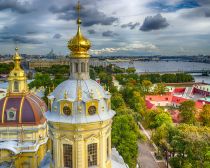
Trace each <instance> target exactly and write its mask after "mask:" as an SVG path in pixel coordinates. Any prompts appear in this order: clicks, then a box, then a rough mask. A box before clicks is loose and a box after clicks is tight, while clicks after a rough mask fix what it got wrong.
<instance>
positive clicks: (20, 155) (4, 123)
mask: <svg viewBox="0 0 210 168" xmlns="http://www.w3.org/2000/svg"><path fill="white" fill-rule="evenodd" d="M13 61H14V64H15V66H14V69H13V70H12V71H11V72H10V74H9V77H8V81H9V86H8V91H7V94H6V97H4V98H3V99H1V100H0V165H4V166H5V167H15V168H38V166H39V165H40V163H41V161H42V160H43V158H44V156H45V154H46V151H47V148H48V147H47V142H48V132H47V122H46V119H45V117H44V112H46V111H47V107H46V105H45V103H44V102H43V101H42V100H41V99H40V98H39V97H37V96H36V95H34V94H33V93H31V92H29V89H28V85H27V81H26V80H27V78H26V75H25V72H24V71H23V70H22V69H21V67H20V62H21V56H20V55H19V54H18V49H17V48H16V53H15V55H14V56H13Z"/></svg>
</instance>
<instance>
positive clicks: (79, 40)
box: [68, 2, 91, 58]
mask: <svg viewBox="0 0 210 168" xmlns="http://www.w3.org/2000/svg"><path fill="white" fill-rule="evenodd" d="M76 8H77V11H78V15H79V13H80V9H81V6H80V3H79V2H78V5H77V7H76ZM81 23H82V21H81V19H80V18H78V19H77V25H78V30H77V34H76V36H74V37H73V38H72V39H71V40H69V42H68V48H69V49H70V50H71V57H73V58H88V57H90V55H89V54H88V50H89V49H90V47H91V42H90V40H88V39H87V38H85V37H84V36H83V34H82V32H81V29H80V25H81Z"/></svg>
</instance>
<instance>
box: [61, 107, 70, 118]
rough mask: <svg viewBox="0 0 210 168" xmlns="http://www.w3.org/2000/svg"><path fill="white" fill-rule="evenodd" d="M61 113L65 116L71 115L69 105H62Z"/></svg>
mask: <svg viewBox="0 0 210 168" xmlns="http://www.w3.org/2000/svg"><path fill="white" fill-rule="evenodd" d="M63 114H65V115H67V116H69V115H71V109H70V107H68V106H64V107H63Z"/></svg>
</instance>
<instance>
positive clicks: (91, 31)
mask: <svg viewBox="0 0 210 168" xmlns="http://www.w3.org/2000/svg"><path fill="white" fill-rule="evenodd" d="M88 33H89V34H96V31H95V30H93V29H90V30H88Z"/></svg>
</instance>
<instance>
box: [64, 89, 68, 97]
mask: <svg viewBox="0 0 210 168" xmlns="http://www.w3.org/2000/svg"><path fill="white" fill-rule="evenodd" d="M67 98H68V93H67V91H66V90H65V92H64V99H67Z"/></svg>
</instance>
